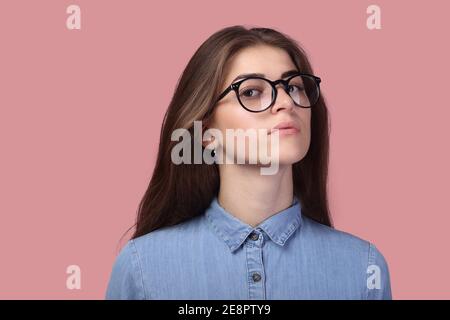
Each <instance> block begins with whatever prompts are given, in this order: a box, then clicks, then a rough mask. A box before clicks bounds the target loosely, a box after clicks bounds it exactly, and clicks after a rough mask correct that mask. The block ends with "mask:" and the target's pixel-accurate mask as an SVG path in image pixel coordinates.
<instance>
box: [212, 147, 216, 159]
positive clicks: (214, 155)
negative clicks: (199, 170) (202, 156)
mask: <svg viewBox="0 0 450 320" xmlns="http://www.w3.org/2000/svg"><path fill="white" fill-rule="evenodd" d="M211 156H212V157H213V158H215V157H216V149H212V151H211Z"/></svg>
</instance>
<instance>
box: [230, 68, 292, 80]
mask: <svg viewBox="0 0 450 320" xmlns="http://www.w3.org/2000/svg"><path fill="white" fill-rule="evenodd" d="M298 72H299V71H298V70H289V71H286V72H283V73H282V74H281V78H282V79H283V78H287V77H289V76H291V75H293V74H295V73H298ZM265 76H266V75H265V74H264V73H243V74H240V75H238V76H237V77H236V78H234V79H233V81H231V83H234V82H236V80H240V79H244V78H247V77H263V78H264V77H265Z"/></svg>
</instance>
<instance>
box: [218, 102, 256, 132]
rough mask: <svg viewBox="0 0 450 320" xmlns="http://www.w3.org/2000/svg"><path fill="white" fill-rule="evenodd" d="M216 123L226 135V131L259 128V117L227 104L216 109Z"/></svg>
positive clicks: (239, 107)
mask: <svg viewBox="0 0 450 320" xmlns="http://www.w3.org/2000/svg"><path fill="white" fill-rule="evenodd" d="M214 123H215V124H216V128H217V129H219V130H221V131H222V132H223V134H225V130H226V129H244V130H245V129H249V128H258V117H257V116H256V114H253V113H251V112H248V111H246V110H245V109H244V108H242V107H241V106H238V105H235V104H227V105H222V106H219V107H218V108H217V109H216V112H215V116H214Z"/></svg>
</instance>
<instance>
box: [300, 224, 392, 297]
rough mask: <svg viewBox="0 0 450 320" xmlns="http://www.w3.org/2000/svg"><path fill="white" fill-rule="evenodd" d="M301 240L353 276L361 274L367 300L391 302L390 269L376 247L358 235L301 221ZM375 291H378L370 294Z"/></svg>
mask: <svg viewBox="0 0 450 320" xmlns="http://www.w3.org/2000/svg"><path fill="white" fill-rule="evenodd" d="M302 222H303V224H302V231H301V232H300V233H302V232H303V233H304V235H303V237H306V238H307V239H308V240H311V241H305V242H307V243H308V246H311V247H313V248H314V250H315V251H317V250H319V251H320V252H321V253H322V254H323V255H326V256H328V257H330V258H331V259H333V260H334V261H340V262H339V263H340V264H341V265H344V266H346V267H347V269H348V270H350V271H351V272H355V273H359V274H361V273H363V274H364V275H365V277H366V280H367V283H366V284H367V288H366V293H365V296H366V297H367V298H368V299H392V295H391V284H390V275H389V267H388V263H387V261H386V258H385V257H384V255H383V253H382V252H381V251H380V250H379V249H378V248H377V247H376V245H375V244H374V243H372V242H370V241H368V240H365V239H363V238H361V237H359V236H357V235H354V234H351V233H349V232H345V231H342V230H338V229H335V228H332V227H329V226H326V225H323V224H320V223H318V222H316V221H314V220H312V219H310V218H308V217H302ZM372 289H377V290H372Z"/></svg>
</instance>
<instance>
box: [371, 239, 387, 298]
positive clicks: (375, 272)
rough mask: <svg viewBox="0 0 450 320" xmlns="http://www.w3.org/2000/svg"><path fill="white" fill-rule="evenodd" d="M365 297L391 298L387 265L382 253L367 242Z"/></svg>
mask: <svg viewBox="0 0 450 320" xmlns="http://www.w3.org/2000/svg"><path fill="white" fill-rule="evenodd" d="M366 272H367V283H366V284H367V286H366V290H367V294H366V296H367V299H368V300H392V291H391V280H390V275H389V267H388V264H387V262H386V259H385V258H384V256H383V254H382V253H381V252H380V251H379V250H378V249H377V248H376V247H375V245H374V244H372V243H369V257H368V264H367V270H366Z"/></svg>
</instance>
